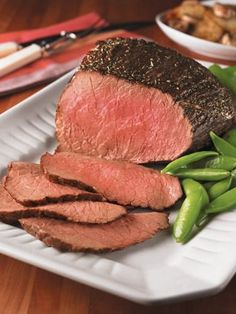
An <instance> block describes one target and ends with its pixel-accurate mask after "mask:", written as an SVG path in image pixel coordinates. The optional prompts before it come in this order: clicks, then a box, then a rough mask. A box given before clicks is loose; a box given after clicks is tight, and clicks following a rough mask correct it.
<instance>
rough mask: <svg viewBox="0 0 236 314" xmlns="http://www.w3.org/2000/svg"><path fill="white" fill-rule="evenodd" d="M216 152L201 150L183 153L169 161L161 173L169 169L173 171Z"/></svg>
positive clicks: (215, 154)
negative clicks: (181, 155)
mask: <svg viewBox="0 0 236 314" xmlns="http://www.w3.org/2000/svg"><path fill="white" fill-rule="evenodd" d="M217 155H218V153H217V152H214V151H201V152H196V153H192V154H189V155H185V156H183V157H180V158H178V159H176V160H174V161H172V162H170V163H169V164H168V165H167V166H166V167H165V168H164V169H163V170H162V173H168V172H171V171H174V170H176V169H179V168H181V167H184V166H186V165H189V164H190V163H192V162H195V161H198V160H201V159H203V158H206V157H211V156H217Z"/></svg>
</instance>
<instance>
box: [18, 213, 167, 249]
mask: <svg viewBox="0 0 236 314" xmlns="http://www.w3.org/2000/svg"><path fill="white" fill-rule="evenodd" d="M20 223H21V225H22V227H23V228H24V229H25V230H26V231H27V232H29V233H30V234H32V235H34V236H36V237H37V238H38V239H40V240H42V241H43V242H44V243H45V244H46V245H48V246H53V247H55V248H58V249H61V250H66V251H91V252H103V251H114V250H118V249H123V248H125V247H127V246H130V245H132V244H136V243H139V242H142V241H145V240H147V239H150V238H152V237H153V236H154V235H155V234H156V233H157V232H158V231H160V230H162V229H166V228H167V227H168V226H169V225H168V218H167V215H166V214H164V213H158V212H149V213H130V214H128V215H126V216H124V217H122V218H120V219H117V220H116V221H114V222H111V223H107V224H103V225H96V224H94V225H86V224H77V223H72V222H65V221H60V220H55V219H47V218H25V219H21V220H20Z"/></svg>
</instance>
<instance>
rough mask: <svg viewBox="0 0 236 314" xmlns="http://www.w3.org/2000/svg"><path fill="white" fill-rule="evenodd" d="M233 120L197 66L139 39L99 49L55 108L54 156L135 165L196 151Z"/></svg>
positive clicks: (223, 96)
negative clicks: (75, 154) (65, 153)
mask: <svg viewBox="0 0 236 314" xmlns="http://www.w3.org/2000/svg"><path fill="white" fill-rule="evenodd" d="M233 118H234V108H233V104H232V97H231V94H230V92H229V91H228V90H227V89H226V88H225V87H223V86H222V85H221V83H220V82H219V81H218V80H217V79H216V78H215V77H214V76H213V75H212V74H211V73H210V72H209V71H208V70H207V69H206V68H205V67H203V66H202V65H200V64H199V63H197V62H196V61H194V60H192V59H190V58H187V57H184V56H182V55H181V54H179V53H177V52H176V51H174V50H171V49H169V48H164V47H161V46H159V45H157V44H156V43H154V42H146V41H144V40H142V39H127V38H126V39H124V38H113V39H108V40H106V41H101V42H99V43H98V45H97V47H96V48H95V49H94V50H92V51H90V52H89V53H88V54H87V56H85V58H84V60H83V62H82V64H81V67H80V69H79V70H78V71H77V72H76V74H75V75H74V77H73V79H72V80H71V82H70V83H69V84H68V85H67V87H66V88H65V90H64V92H63V94H62V96H61V98H60V101H59V103H58V109H57V115H56V131H57V139H58V142H59V150H60V151H73V152H79V153H83V154H86V155H92V156H98V157H103V158H106V159H122V160H128V161H132V162H135V163H146V162H149V161H167V160H172V159H175V158H176V157H178V156H179V155H181V154H183V153H184V152H185V151H186V150H190V149H192V150H195V149H199V148H201V147H203V146H204V145H205V144H206V143H207V141H208V133H209V131H210V130H213V131H215V132H216V133H218V134H221V133H223V132H225V131H226V130H228V129H229V128H230V127H231V125H232V123H233Z"/></svg>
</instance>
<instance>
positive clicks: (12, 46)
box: [0, 41, 19, 58]
mask: <svg viewBox="0 0 236 314" xmlns="http://www.w3.org/2000/svg"><path fill="white" fill-rule="evenodd" d="M18 49H19V45H18V44H17V43H15V42H14V41H8V42H6V43H2V44H0V58H2V57H5V56H8V55H10V54H11V53H13V52H16V51H17V50H18Z"/></svg>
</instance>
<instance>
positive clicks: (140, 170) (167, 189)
mask: <svg viewBox="0 0 236 314" xmlns="http://www.w3.org/2000/svg"><path fill="white" fill-rule="evenodd" d="M41 166H42V168H43V169H44V172H45V174H46V175H47V176H48V178H49V179H50V180H52V181H55V182H59V183H68V184H70V183H71V184H72V185H78V186H79V187H81V186H83V188H86V187H87V188H89V189H91V188H93V190H94V191H96V192H98V193H99V194H102V195H103V196H104V197H105V198H106V199H107V200H109V201H115V202H117V203H119V204H122V205H132V206H140V207H150V208H152V209H163V208H165V207H169V206H171V205H172V204H174V203H175V202H176V201H177V200H178V199H179V198H180V197H181V195H182V192H181V187H180V183H179V181H178V179H177V178H175V177H173V176H169V175H166V174H160V172H158V171H157V170H154V169H150V168H146V167H143V166H140V165H136V164H133V163H129V162H125V161H115V160H106V159H101V158H98V157H88V156H85V155H81V154H78V153H67V152H62V153H56V154H54V155H50V154H45V155H44V156H42V158H41Z"/></svg>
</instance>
